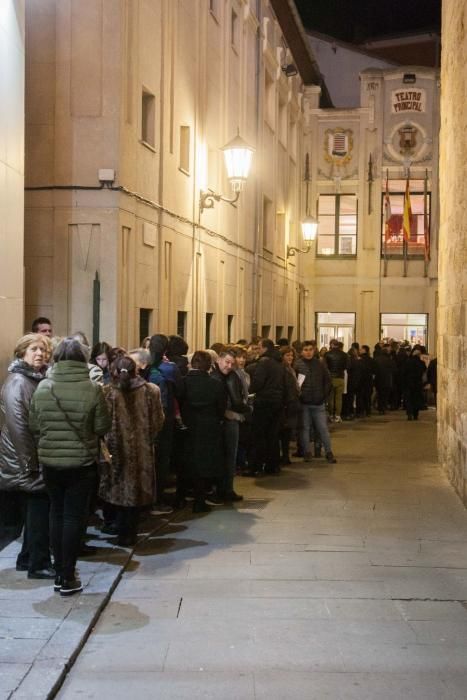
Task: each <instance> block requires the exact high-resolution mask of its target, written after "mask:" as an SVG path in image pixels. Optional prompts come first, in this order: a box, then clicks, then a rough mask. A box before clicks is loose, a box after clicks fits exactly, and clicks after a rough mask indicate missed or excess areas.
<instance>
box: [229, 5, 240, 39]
mask: <svg viewBox="0 0 467 700" xmlns="http://www.w3.org/2000/svg"><path fill="white" fill-rule="evenodd" d="M230 43H231V45H232V46H233V48H234V49H236V48H237V47H238V15H237V13H236V12H235V10H232V13H231V15H230Z"/></svg>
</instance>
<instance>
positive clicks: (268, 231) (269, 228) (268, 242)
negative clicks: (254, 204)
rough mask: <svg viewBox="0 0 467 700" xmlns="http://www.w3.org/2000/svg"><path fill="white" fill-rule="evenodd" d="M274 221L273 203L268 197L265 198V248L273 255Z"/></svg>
mask: <svg viewBox="0 0 467 700" xmlns="http://www.w3.org/2000/svg"><path fill="white" fill-rule="evenodd" d="M273 227H274V221H273V213H272V202H271V200H270V199H268V198H267V197H263V248H266V250H268V251H269V252H271V253H272V249H273V234H274V229H273Z"/></svg>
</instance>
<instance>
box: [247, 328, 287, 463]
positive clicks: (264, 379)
mask: <svg viewBox="0 0 467 700" xmlns="http://www.w3.org/2000/svg"><path fill="white" fill-rule="evenodd" d="M246 370H247V372H249V373H250V374H251V384H250V394H255V400H254V406H253V419H252V426H251V452H250V458H249V465H250V474H252V475H253V474H256V473H258V472H261V471H262V470H263V467H264V471H265V472H266V473H267V474H275V473H278V472H279V471H280V467H279V462H280V448H279V432H280V423H281V416H282V410H283V408H284V403H285V392H286V384H285V367H284V365H283V364H282V358H281V355H280V353H279V352H278V351H277V350H276V349H275V348H274V343H273V342H272V340H270V339H269V338H263V339H262V340H260V341H259V359H258V362H256V363H255V364H254V365H248V366H247V367H246Z"/></svg>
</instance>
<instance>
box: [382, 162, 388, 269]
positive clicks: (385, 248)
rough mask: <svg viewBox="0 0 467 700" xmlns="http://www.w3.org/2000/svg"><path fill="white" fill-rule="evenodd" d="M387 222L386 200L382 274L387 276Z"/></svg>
mask: <svg viewBox="0 0 467 700" xmlns="http://www.w3.org/2000/svg"><path fill="white" fill-rule="evenodd" d="M386 196H387V197H389V168H386ZM387 225H388V222H387V221H386V202H385V206H384V245H383V275H384V277H387V276H388V248H387V245H388V232H387Z"/></svg>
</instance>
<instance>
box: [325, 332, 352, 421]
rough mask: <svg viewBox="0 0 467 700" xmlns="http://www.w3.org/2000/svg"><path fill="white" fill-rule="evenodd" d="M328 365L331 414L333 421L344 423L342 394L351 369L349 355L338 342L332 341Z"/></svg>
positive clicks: (326, 356)
mask: <svg viewBox="0 0 467 700" xmlns="http://www.w3.org/2000/svg"><path fill="white" fill-rule="evenodd" d="M324 359H325V360H326V365H327V367H328V370H329V374H330V375H331V385H332V387H331V396H330V399H329V412H330V414H331V420H334V421H335V422H336V423H340V422H341V421H342V418H341V413H342V394H343V393H344V384H345V371H346V370H347V369H348V368H349V364H350V363H349V358H348V356H347V354H346V353H345V352H344V351H343V350H341V349H340V348H339V341H338V340H331V342H330V343H329V352H327V353H326V355H325V356H324Z"/></svg>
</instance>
